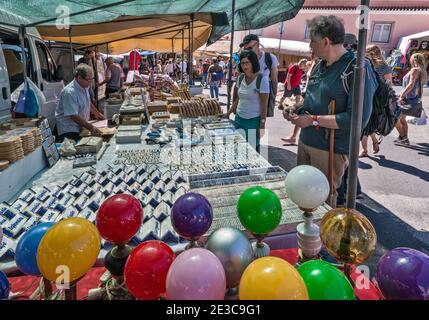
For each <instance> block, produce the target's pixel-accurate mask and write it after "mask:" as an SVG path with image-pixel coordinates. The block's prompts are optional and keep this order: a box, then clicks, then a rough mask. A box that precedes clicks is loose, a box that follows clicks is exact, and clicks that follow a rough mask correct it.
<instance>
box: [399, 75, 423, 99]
mask: <svg viewBox="0 0 429 320" xmlns="http://www.w3.org/2000/svg"><path fill="white" fill-rule="evenodd" d="M418 74H419V71H418V70H417V69H415V68H413V69H412V70H411V75H410V81H409V82H408V85H407V86H406V87H405V89H404V91H402V93H401V95H400V96H399V101H404V100H405V97H406V96H407V95H408V94H409V93H410V92H411V90H413V88H414V84H415V83H416V81H417V77H418Z"/></svg>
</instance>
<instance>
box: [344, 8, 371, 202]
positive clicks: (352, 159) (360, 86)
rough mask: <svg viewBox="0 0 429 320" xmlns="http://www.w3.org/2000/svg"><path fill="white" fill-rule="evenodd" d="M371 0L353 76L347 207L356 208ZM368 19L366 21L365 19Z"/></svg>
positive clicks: (359, 42) (359, 39) (360, 34)
mask: <svg viewBox="0 0 429 320" xmlns="http://www.w3.org/2000/svg"><path fill="white" fill-rule="evenodd" d="M369 4H370V0H361V7H367V8H368V12H367V13H366V12H364V11H361V15H360V18H361V21H360V22H361V26H360V28H359V37H358V53H357V61H356V66H355V73H354V78H353V104H352V122H351V129H350V151H349V168H348V172H349V174H348V179H347V202H346V207H347V208H351V209H354V208H355V207H356V191H357V177H358V163H359V146H360V137H361V132H362V113H363V103H364V101H363V96H364V95H363V93H364V90H365V70H364V67H365V60H364V59H365V49H366V42H367V36H368V29H366V25H365V23H367V22H368V21H367V19H368V17H366V16H363V15H365V14H368V15H369ZM365 20H366V21H365Z"/></svg>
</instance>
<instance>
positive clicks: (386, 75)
mask: <svg viewBox="0 0 429 320" xmlns="http://www.w3.org/2000/svg"><path fill="white" fill-rule="evenodd" d="M384 79H386V80H387V81H389V83H392V74H391V73H388V74H385V75H384Z"/></svg>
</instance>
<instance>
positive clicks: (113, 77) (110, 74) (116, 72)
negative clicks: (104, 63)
mask: <svg viewBox="0 0 429 320" xmlns="http://www.w3.org/2000/svg"><path fill="white" fill-rule="evenodd" d="M121 76H122V69H121V67H120V66H119V65H117V64H116V63H114V64H111V65H110V66H109V67H108V68H107V70H106V78H110V79H109V81H107V87H108V88H111V89H119V88H120V87H121Z"/></svg>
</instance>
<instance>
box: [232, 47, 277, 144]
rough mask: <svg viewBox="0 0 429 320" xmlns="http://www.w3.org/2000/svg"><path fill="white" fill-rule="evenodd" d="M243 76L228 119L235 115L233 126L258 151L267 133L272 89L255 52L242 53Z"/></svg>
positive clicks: (235, 91)
mask: <svg viewBox="0 0 429 320" xmlns="http://www.w3.org/2000/svg"><path fill="white" fill-rule="evenodd" d="M239 58H240V62H239V64H238V71H239V72H240V76H239V77H238V79H237V83H236V86H235V87H234V100H233V103H232V107H231V109H230V110H229V111H228V112H227V113H226V114H225V117H227V118H229V116H230V115H231V114H232V113H234V114H235V120H234V124H235V127H236V128H237V129H239V130H240V131H241V132H242V133H243V136H244V137H245V138H246V141H247V142H249V143H250V144H251V145H252V146H254V147H255V149H256V151H258V152H259V143H260V138H261V137H262V136H263V134H264V130H265V121H266V116H267V105H268V95H269V92H270V86H269V82H268V77H266V76H264V75H263V74H262V73H260V66H259V61H258V57H257V56H256V54H255V52H253V51H252V50H248V49H246V50H243V51H241V53H240V56H239Z"/></svg>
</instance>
